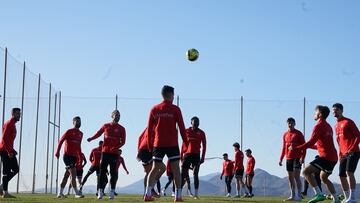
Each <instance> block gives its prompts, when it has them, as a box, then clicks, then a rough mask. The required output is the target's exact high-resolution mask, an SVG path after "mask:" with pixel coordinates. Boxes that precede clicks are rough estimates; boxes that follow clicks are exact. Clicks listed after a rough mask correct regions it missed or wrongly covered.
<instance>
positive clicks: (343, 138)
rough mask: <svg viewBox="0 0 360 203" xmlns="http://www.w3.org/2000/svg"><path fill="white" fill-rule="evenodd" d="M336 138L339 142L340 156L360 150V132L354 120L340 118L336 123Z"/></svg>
mask: <svg viewBox="0 0 360 203" xmlns="http://www.w3.org/2000/svg"><path fill="white" fill-rule="evenodd" d="M335 132H336V140H337V142H338V144H339V148H340V152H339V155H340V157H343V156H345V155H346V154H347V153H350V152H359V151H360V150H359V142H360V132H359V129H358V128H357V127H356V124H355V123H354V121H352V120H351V119H348V118H345V117H343V118H340V119H338V120H337V123H336V125H335Z"/></svg>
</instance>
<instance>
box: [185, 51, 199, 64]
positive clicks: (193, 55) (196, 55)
mask: <svg viewBox="0 0 360 203" xmlns="http://www.w3.org/2000/svg"><path fill="white" fill-rule="evenodd" d="M186 58H187V59H188V60H189V61H196V60H197V59H198V58H199V52H198V50H196V49H189V50H187V52H186Z"/></svg>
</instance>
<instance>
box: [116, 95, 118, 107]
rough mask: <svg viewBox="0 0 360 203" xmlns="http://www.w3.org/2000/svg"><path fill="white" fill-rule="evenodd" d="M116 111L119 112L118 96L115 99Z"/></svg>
mask: <svg viewBox="0 0 360 203" xmlns="http://www.w3.org/2000/svg"><path fill="white" fill-rule="evenodd" d="M115 109H116V110H118V95H117V94H116V97H115Z"/></svg>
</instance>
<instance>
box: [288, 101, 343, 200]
mask: <svg viewBox="0 0 360 203" xmlns="http://www.w3.org/2000/svg"><path fill="white" fill-rule="evenodd" d="M329 113H330V109H329V108H328V107H327V106H321V105H319V106H317V107H316V108H315V114H314V119H315V120H316V121H317V123H316V125H315V127H314V129H313V132H312V134H311V137H310V140H309V141H308V142H306V143H305V144H302V145H300V146H294V147H293V146H290V147H289V150H293V149H294V150H306V149H307V148H313V149H317V150H318V152H319V156H320V158H318V159H315V160H314V161H312V162H311V163H310V165H308V166H306V167H305V169H304V171H303V174H304V176H305V178H306V180H307V181H308V182H309V184H310V185H311V186H312V187H313V188H314V192H315V194H316V195H315V197H314V198H312V199H311V200H310V201H309V203H314V202H319V201H323V200H325V196H324V195H323V194H322V192H321V191H320V188H319V186H318V185H317V183H316V181H315V180H314V178H313V174H315V173H316V172H318V171H321V172H320V178H321V180H322V182H323V183H324V184H325V185H326V186H327V188H328V190H329V192H330V193H331V195H332V197H333V202H335V203H340V201H339V198H338V196H337V194H336V190H335V188H334V185H333V183H332V182H331V181H330V180H329V179H328V177H329V176H330V175H331V173H332V171H333V169H334V167H335V165H336V163H337V160H338V156H337V152H336V148H335V146H334V141H333V131H332V128H331V126H330V125H329V123H327V122H326V118H327V117H328V116H329ZM315 144H316V145H315Z"/></svg>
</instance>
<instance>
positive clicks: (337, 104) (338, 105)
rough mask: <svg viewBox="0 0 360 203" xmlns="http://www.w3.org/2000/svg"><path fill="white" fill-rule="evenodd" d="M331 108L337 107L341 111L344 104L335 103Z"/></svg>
mask: <svg viewBox="0 0 360 203" xmlns="http://www.w3.org/2000/svg"><path fill="white" fill-rule="evenodd" d="M332 107H333V108H337V109H340V110H341V111H343V110H344V106H343V105H342V104H340V103H335V104H334V105H333V106H332Z"/></svg>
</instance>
